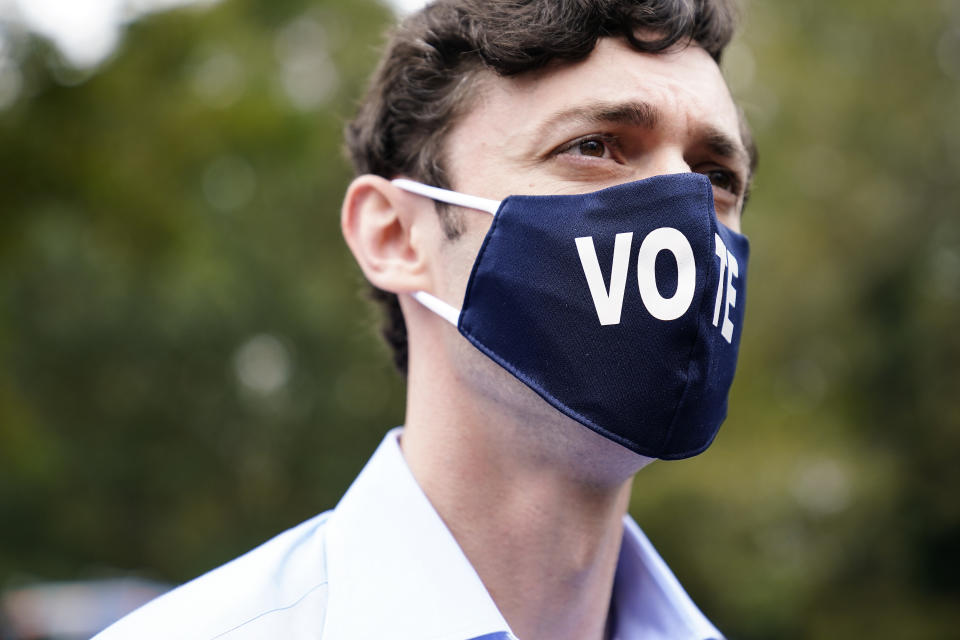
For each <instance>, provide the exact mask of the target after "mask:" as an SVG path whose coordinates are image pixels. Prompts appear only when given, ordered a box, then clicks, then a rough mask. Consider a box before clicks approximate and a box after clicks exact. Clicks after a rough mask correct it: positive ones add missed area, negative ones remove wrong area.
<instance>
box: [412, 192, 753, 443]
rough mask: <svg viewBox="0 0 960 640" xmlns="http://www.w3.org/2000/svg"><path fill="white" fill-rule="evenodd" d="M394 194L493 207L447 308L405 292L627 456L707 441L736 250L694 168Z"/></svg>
mask: <svg viewBox="0 0 960 640" xmlns="http://www.w3.org/2000/svg"><path fill="white" fill-rule="evenodd" d="M393 182H394V184H395V185H396V186H398V187H400V188H402V189H404V190H407V191H411V192H414V193H418V194H420V195H424V196H426V197H428V198H432V199H434V200H440V201H443V202H447V203H450V204H455V205H459V206H464V207H469V208H473V209H480V210H484V211H488V212H490V213H493V214H494V219H493V224H492V225H491V226H490V230H489V231H488V232H487V236H486V238H485V239H484V241H483V245H482V246H481V248H480V253H479V255H478V256H477V259H476V262H475V263H474V265H473V272H472V273H471V275H470V281H469V282H468V284H467V291H466V295H465V296H464V299H463V308H462V310H461V311H459V312H458V311H457V310H456V309H455V308H453V307H451V306H450V305H448V304H446V303H445V302H443V301H441V300H439V299H437V298H435V297H434V296H432V295H430V294H427V293H425V292H417V293H416V294H414V296H415V297H416V298H417V300H419V301H420V302H421V303H422V304H424V305H425V306H427V307H428V308H430V309H431V310H433V311H434V312H436V313H438V314H439V315H441V316H443V317H444V318H446V319H447V320H449V321H450V322H451V323H453V324H454V325H455V326H456V327H457V329H458V330H459V331H460V333H461V334H462V335H463V336H464V337H465V338H466V339H467V340H469V341H470V342H471V343H472V344H473V345H474V346H475V347H476V348H477V349H479V350H480V351H482V352H483V353H485V354H486V355H487V356H489V357H490V358H491V359H493V360H494V361H495V362H497V363H498V364H499V365H500V366H502V367H503V368H504V369H506V370H507V371H509V372H510V373H512V374H513V375H514V376H516V377H517V378H518V379H519V380H521V381H522V382H523V383H524V384H526V385H527V386H529V387H530V388H531V389H533V390H534V391H535V392H537V393H538V394H539V395H540V396H541V397H542V398H543V399H544V400H546V401H547V402H548V403H550V404H551V405H552V406H554V407H555V408H556V409H557V410H559V411H561V412H562V413H564V414H566V415H567V416H569V417H570V418H573V419H574V420H576V421H577V422H579V423H581V424H583V425H585V426H587V427H589V428H590V429H593V430H594V431H596V432H597V433H599V434H601V435H603V436H606V437H607V438H609V439H610V440H613V441H614V442H618V443H619V444H621V445H623V446H625V447H627V448H628V449H631V450H632V451H635V452H637V453H639V454H642V455H645V456H649V457H654V458H662V459H665V460H669V459H678V458H687V457H690V456H693V455H696V454H698V453H700V452H701V451H703V450H704V449H706V448H707V447H708V446H709V445H710V443H711V442H712V441H713V439H714V437H715V436H716V434H717V430H718V429H719V428H720V424H721V423H722V422H723V420H724V418H725V417H726V414H727V393H728V391H729V389H730V384H731V383H732V382H733V374H734V370H735V368H736V364H737V349H738V347H739V344H740V332H741V328H742V326H743V307H744V302H745V295H744V294H745V289H746V271H747V258H748V253H749V245H748V242H747V239H746V237H744V236H742V235H740V234H739V233H736V232H734V231H731V230H730V229H728V228H726V227H725V226H723V225H721V224H719V223H718V221H717V216H716V213H715V212H714V205H713V189H712V186H711V184H710V181H709V180H708V179H707V178H706V177H705V176H703V175H700V174H696V173H684V174H675V175H663V176H656V177H653V178H648V179H646V180H640V181H638V182H630V183H627V184H622V185H619V186H616V187H611V188H609V189H603V190H602V191H596V192H594V193H587V194H582V195H562V196H510V197H508V198H506V199H505V200H503V201H502V202H497V201H495V200H486V199H483V198H477V197H474V196H467V195H464V194H460V193H456V192H453V191H447V190H444V189H437V188H435V187H428V186H426V185H422V184H419V183H416V182H412V181H410V180H404V179H398V180H394V181H393Z"/></svg>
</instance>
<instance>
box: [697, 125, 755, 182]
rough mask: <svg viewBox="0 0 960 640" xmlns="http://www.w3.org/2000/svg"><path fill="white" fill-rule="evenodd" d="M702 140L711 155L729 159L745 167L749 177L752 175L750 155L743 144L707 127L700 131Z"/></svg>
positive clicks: (715, 129)
mask: <svg viewBox="0 0 960 640" xmlns="http://www.w3.org/2000/svg"><path fill="white" fill-rule="evenodd" d="M700 138H701V139H702V140H703V144H704V146H705V147H706V148H707V149H709V150H710V152H711V153H713V154H714V155H717V156H719V157H721V158H729V159H730V160H735V161H737V162H739V163H740V164H741V165H743V168H744V170H745V171H746V173H747V175H748V176H749V175H750V173H751V172H750V164H751V163H750V153H749V152H748V151H747V148H746V147H744V146H743V143H742V142H739V141H737V140H735V139H734V138H731V137H730V136H728V135H727V134H726V133H724V132H723V131H720V130H719V129H717V128H716V127H712V126H707V127H704V128H703V129H702V130H701V131H700Z"/></svg>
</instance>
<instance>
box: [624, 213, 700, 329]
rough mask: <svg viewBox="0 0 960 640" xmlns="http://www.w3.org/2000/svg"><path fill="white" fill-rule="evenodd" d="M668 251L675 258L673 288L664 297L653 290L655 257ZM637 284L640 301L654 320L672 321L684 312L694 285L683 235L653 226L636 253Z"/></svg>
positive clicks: (689, 251)
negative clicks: (637, 253)
mask: <svg viewBox="0 0 960 640" xmlns="http://www.w3.org/2000/svg"><path fill="white" fill-rule="evenodd" d="M661 251H669V252H670V253H672V254H673V257H674V259H675V260H676V261H677V291H676V293H674V294H673V297H671V298H664V297H663V296H661V295H660V290H659V289H657V269H656V265H657V256H658V255H659V254H660V252H661ZM637 283H638V285H639V286H640V297H641V298H643V304H644V306H646V307H647V311H649V312H650V315H652V316H653V317H654V318H656V319H657V320H676V319H677V318H679V317H680V316H682V315H683V314H685V313H686V312H687V309H689V308H690V303H691V302H693V294H694V290H695V289H696V286H697V265H696V263H695V262H694V260H693V249H692V248H691V247H690V242H689V241H688V240H687V237H686V236H685V235H683V234H682V233H680V231H678V230H677V229H674V228H673V227H660V228H659V229H654V230H653V231H651V232H650V233H649V235H647V237H646V238H644V239H643V244H641V245H640V255H639V256H637Z"/></svg>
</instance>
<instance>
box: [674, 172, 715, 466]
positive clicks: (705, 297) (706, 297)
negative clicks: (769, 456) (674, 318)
mask: <svg viewBox="0 0 960 640" xmlns="http://www.w3.org/2000/svg"><path fill="white" fill-rule="evenodd" d="M707 189H710V192H709V193H706V190H707ZM701 190H702V191H704V193H705V196H706V197H705V198H704V199H703V200H702V201H701V205H700V209H701V213H704V214H706V216H707V220H708V221H709V222H710V231H712V232H713V235H712V236H711V237H710V239H711V240H713V241H714V243H716V235H717V227H716V225H717V224H718V222H717V220H716V218H717V216H716V213H715V212H711V211H710V207H707V206H706V203H708V202H712V201H713V187H712V186H709V183H708V184H707V185H703V187H701ZM708 242H709V240H708ZM708 253H709V252H708ZM714 264H715V263H714V260H713V259H712V256H711V259H710V260H709V265H710V267H709V269H708V270H707V275H706V279H705V280H704V283H703V288H704V289H705V291H704V293H703V295H702V296H701V297H702V300H701V302H700V308H699V309H698V310H697V335H696V336H694V338H693V340H692V341H691V342H690V350H689V351H688V352H687V372H686V381H685V382H684V383H683V391H682V392H681V393H680V397H679V398H678V399H677V404H676V406H675V407H674V408H673V419H672V420H671V421H670V426H669V427H668V428H667V433H666V435H665V436H664V438H663V442H662V443H661V444H660V449H661V450H663V448H664V447H666V445H667V443H669V442H670V438H671V437H672V436H673V432H674V430H675V429H676V426H677V418H678V416H679V413H680V406H681V405H682V404H683V401H684V400H685V399H686V397H687V394H688V393H689V391H690V369H691V367H692V366H693V360H692V357H691V356H692V354H693V351H694V349H695V348H696V347H697V344H699V342H700V339H701V336H702V335H703V324H702V322H703V318H704V315H703V313H704V309H705V308H707V307H709V305H708V303H709V302H710V296H709V295H706V294H707V291H706V288H707V282H710V281H711V278H710V273H711V272H713V271H715V270H716V267H715V266H714ZM721 275H722V274H721ZM706 373H707V372H705V374H706ZM714 437H716V436H715V435H714ZM712 442H713V438H710V442H707V443H706V444H705V445H704V446H702V447H695V448H694V449H690V450H687V451H683V452H679V453H676V454H673V455H671V456H670V457H671V458H674V457H675V458H685V457H690V456H694V455H696V454H698V453H700V452H702V451H704V450H705V449H706V448H707V447H709V446H710V444H711V443H712Z"/></svg>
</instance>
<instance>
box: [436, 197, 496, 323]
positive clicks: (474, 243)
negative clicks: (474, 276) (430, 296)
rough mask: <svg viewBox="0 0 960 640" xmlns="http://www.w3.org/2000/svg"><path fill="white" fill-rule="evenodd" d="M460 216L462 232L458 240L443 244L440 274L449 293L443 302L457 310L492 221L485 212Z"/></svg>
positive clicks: (446, 291)
mask: <svg viewBox="0 0 960 640" xmlns="http://www.w3.org/2000/svg"><path fill="white" fill-rule="evenodd" d="M460 215H461V216H462V217H461V222H462V226H461V228H462V229H463V232H462V233H461V234H460V236H459V237H458V238H457V239H455V240H446V241H444V244H443V247H442V248H441V251H440V266H441V273H439V274H438V280H439V281H440V283H441V289H442V290H443V291H444V292H445V294H446V297H445V298H444V299H445V300H447V301H448V302H449V303H450V304H454V305H455V306H457V307H460V306H461V304H462V302H463V296H464V294H465V293H466V291H467V282H468V281H469V279H470V273H471V272H472V271H473V263H474V262H476V259H477V254H479V253H480V247H481V246H482V245H483V239H484V238H485V237H486V234H487V230H488V229H489V228H490V222H491V221H492V217H491V216H490V215H489V214H486V213H475V212H461V213H460ZM482 216H486V218H484V217H482Z"/></svg>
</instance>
